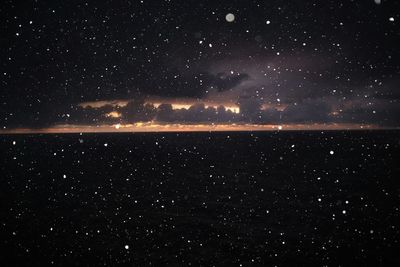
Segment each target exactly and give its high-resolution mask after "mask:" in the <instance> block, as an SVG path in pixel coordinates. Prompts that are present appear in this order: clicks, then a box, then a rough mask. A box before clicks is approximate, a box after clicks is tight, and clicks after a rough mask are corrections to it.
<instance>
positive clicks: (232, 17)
mask: <svg viewBox="0 0 400 267" xmlns="http://www.w3.org/2000/svg"><path fill="white" fill-rule="evenodd" d="M225 19H226V21H227V22H233V21H234V20H235V15H233V14H232V13H228V14H226V16H225Z"/></svg>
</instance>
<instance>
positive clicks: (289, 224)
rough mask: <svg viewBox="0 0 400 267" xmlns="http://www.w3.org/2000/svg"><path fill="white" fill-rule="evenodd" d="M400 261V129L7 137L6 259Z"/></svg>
mask: <svg viewBox="0 0 400 267" xmlns="http://www.w3.org/2000/svg"><path fill="white" fill-rule="evenodd" d="M52 264H53V265H55V266H116V265H128V266H400V132H399V131H325V132H321V131H306V132H295V131H293V132H253V133H251V132H229V133H228V132H225V133H151V134H150V133H147V134H143V133H141V134H137V133H131V134H82V135H80V134H59V135H0V266H46V265H52Z"/></svg>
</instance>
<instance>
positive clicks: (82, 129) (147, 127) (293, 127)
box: [0, 122, 385, 134]
mask: <svg viewBox="0 0 400 267" xmlns="http://www.w3.org/2000/svg"><path fill="white" fill-rule="evenodd" d="M378 129H385V128H382V127H379V126H377V125H365V124H362V125H361V124H343V123H341V124H335V123H331V124H270V125H259V124H192V125H190V124H159V123H156V122H138V123H134V124H115V125H97V126H93V125H57V126H53V127H50V128H42V129H28V128H18V129H8V130H7V129H3V130H0V134H40V133H118V132H131V133H134V132H225V131H226V132H232V131H313V130H321V131H324V130H378Z"/></svg>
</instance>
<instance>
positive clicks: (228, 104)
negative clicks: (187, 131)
mask: <svg viewBox="0 0 400 267" xmlns="http://www.w3.org/2000/svg"><path fill="white" fill-rule="evenodd" d="M399 10H400V2H399V1H394V0H387V1H382V2H381V1H379V0H375V1H374V0H369V1H337V0H335V1H332V0H329V1H303V0H302V1H256V0H251V1H183V0H182V1H172V0H171V1H145V0H144V1H10V0H7V1H3V2H2V5H1V7H0V18H1V25H0V33H1V34H0V47H1V50H0V68H1V71H0V74H1V75H0V86H1V95H0V126H1V128H2V130H13V129H18V128H25V129H27V128H31V129H45V128H47V129H48V128H52V127H57V126H60V125H63V126H64V127H68V126H76V125H80V126H81V127H83V128H84V127H87V126H106V127H107V125H109V126H112V127H114V126H115V125H117V128H119V127H120V126H121V127H123V126H124V125H136V127H140V125H142V124H163V125H169V124H183V125H197V124H202V125H204V124H205V125H218V124H223V125H233V124H234V125H243V124H246V125H249V124H250V125H291V124H293V125H298V124H301V125H313V124H318V125H325V126H327V125H332V124H334V125H338V126H337V127H339V128H340V127H341V126H340V125H347V126H348V125H353V126H355V127H358V126H363V125H367V126H368V125H369V126H371V127H385V128H393V127H398V126H400V117H399V114H400V105H399V100H400V93H399V91H398V90H399V84H400V49H399V47H400V28H399V22H400V13H399ZM99 101H101V102H99ZM138 123H139V124H138ZM138 125H139V126H138Z"/></svg>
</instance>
